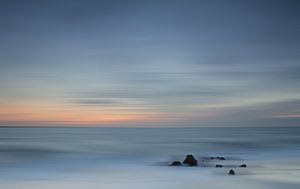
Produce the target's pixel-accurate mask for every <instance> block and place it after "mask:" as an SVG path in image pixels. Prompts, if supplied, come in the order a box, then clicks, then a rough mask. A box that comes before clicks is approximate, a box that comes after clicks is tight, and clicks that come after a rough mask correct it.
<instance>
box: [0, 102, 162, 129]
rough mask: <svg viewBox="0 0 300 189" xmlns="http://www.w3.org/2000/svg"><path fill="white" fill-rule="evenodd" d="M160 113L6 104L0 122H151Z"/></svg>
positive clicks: (0, 112)
mask: <svg viewBox="0 0 300 189" xmlns="http://www.w3.org/2000/svg"><path fill="white" fill-rule="evenodd" d="M161 119H163V118H162V116H161V115H158V114H153V113H145V112H134V111H130V112H126V111H122V112H120V111H113V110H94V109H90V108H86V107H73V106H72V107H67V106H58V105H50V104H47V105H45V104H43V105H35V106H32V105H31V106H29V105H7V106H1V107H0V123H46V124H48V123H50V124H51V123H55V124H74V125H81V124H82V125H84V124H87V125H89V124H90V125H96V124H100V125H101V124H110V123H112V124H113V123H130V122H153V121H158V120H161Z"/></svg>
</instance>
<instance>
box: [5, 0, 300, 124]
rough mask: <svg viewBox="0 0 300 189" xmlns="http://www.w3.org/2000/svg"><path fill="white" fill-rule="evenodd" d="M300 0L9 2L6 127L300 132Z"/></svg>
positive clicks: (7, 3)
mask: <svg viewBox="0 0 300 189" xmlns="http://www.w3.org/2000/svg"><path fill="white" fill-rule="evenodd" d="M299 8H300V3H299V1H292V0H281V1H278V0H274V1H271V0H260V1H256V0H254V1H244V0H239V1H238V0H236V1H232V0H229V1H221V0H220V1H217V0H209V1H208V0H206V1H193V0H187V1H178V0H161V1H158V0H157V1H156V0H153V1H145V0H140V1H134V0H122V1H121V0H119V1H117V0H107V1H93V0H88V1H86V0H85V1H83V0H82V1H81V0H77V1H75V0H74V1H64V0H61V1H57V0H52V1H50V0H49V1H47V0H45V1H30V0H29V1H12V0H7V1H6V0H2V1H1V2H0V41H1V43H0V125H1V126H17V125H20V126H23V125H24V126H32V125H33V126H61V125H62V126H65V125H74V124H75V125H82V126H84V125H93V126H107V125H118V126H299V123H300V93H299V92H300V84H299V83H300V82H299V81H300V61H299V60H300V53H299V47H300V21H299V17H300V15H299V14H300V13H299Z"/></svg>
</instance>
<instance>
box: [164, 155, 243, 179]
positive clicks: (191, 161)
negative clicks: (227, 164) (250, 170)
mask: <svg viewBox="0 0 300 189" xmlns="http://www.w3.org/2000/svg"><path fill="white" fill-rule="evenodd" d="M201 160H202V161H201ZM210 160H222V161H223V160H226V158H225V157H220V156H216V157H214V156H212V157H208V158H203V159H200V162H201V164H202V163H203V162H207V161H208V162H209V161H210ZM169 165H170V166H182V165H187V166H198V160H197V159H196V158H195V157H194V156H193V155H191V154H189V155H186V156H185V159H184V160H183V161H182V162H181V161H178V160H176V161H172V162H171V163H170V164H169ZM215 167H216V168H223V167H224V166H223V165H222V164H216V165H215ZM236 167H242V168H246V167H247V165H246V164H241V165H236ZM235 174H236V172H235V170H233V169H230V170H229V172H228V175H235Z"/></svg>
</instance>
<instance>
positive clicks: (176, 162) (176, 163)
mask: <svg viewBox="0 0 300 189" xmlns="http://www.w3.org/2000/svg"><path fill="white" fill-rule="evenodd" d="M181 165H182V163H181V162H180V161H172V163H171V164H170V166H181Z"/></svg>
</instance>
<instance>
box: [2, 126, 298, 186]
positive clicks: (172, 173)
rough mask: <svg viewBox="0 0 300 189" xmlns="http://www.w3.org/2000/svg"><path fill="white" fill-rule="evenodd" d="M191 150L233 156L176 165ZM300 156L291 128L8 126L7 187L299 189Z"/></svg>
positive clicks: (4, 179)
mask: <svg viewBox="0 0 300 189" xmlns="http://www.w3.org/2000/svg"><path fill="white" fill-rule="evenodd" d="M185 154H193V155H194V156H195V157H197V158H198V159H201V158H204V157H209V156H224V157H225V158H226V160H224V161H222V162H220V161H217V160H212V161H205V162H202V161H200V162H199V166H197V167H188V166H180V167H171V166H168V164H169V162H170V161H172V160H183V159H184V157H185ZM299 157H300V128H291V127H290V128H270V127H269V128H1V129H0V188H1V189H2V188H3V189H17V188H18V189H19V188H22V189H35V188H36V189H37V188H43V189H44V188H46V189H47V188H49V189H50V188H51V189H69V188H70V189H94V188H95V189H96V188H97V189H99V188H107V189H110V188H128V189H129V188H130V189H135V188H137V189H138V188H139V189H140V188H158V189H160V188H166V189H169V188H170V189H171V188H172V189H183V188H189V189H196V188H202V189H205V188H225V189H226V188H246V189H247V188H249V189H250V188H251V189H253V188H270V189H271V188H272V189H274V188H275V189H276V188H286V189H292V188H295V189H296V188H297V189H298V188H299V187H300V179H299V178H300V158H299ZM243 163H245V164H247V166H248V167H247V168H239V167H238V165H240V164H243ZM215 164H222V165H223V168H215ZM230 169H234V170H235V171H236V173H237V174H236V175H234V176H230V175H228V174H227V172H228V171H229V170H230Z"/></svg>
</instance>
